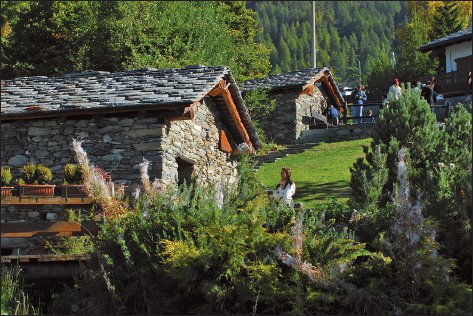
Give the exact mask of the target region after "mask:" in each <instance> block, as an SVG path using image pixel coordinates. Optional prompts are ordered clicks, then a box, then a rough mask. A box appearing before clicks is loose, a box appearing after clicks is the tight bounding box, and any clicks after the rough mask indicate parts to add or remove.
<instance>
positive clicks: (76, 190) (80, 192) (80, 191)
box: [61, 184, 88, 198]
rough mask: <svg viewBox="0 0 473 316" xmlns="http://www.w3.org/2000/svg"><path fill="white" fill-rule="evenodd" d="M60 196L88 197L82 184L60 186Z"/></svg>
mask: <svg viewBox="0 0 473 316" xmlns="http://www.w3.org/2000/svg"><path fill="white" fill-rule="evenodd" d="M61 196H62V197H65V198H67V197H86V196H88V195H87V193H86V192H85V189H84V186H83V185H82V184H61Z"/></svg>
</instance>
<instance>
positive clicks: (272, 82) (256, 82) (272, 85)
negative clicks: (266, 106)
mask: <svg viewBox="0 0 473 316" xmlns="http://www.w3.org/2000/svg"><path fill="white" fill-rule="evenodd" d="M320 75H325V76H327V77H328V79H329V81H330V83H331V85H332V87H333V89H334V92H335V96H334V97H337V98H338V99H339V100H340V102H341V103H343V102H344V100H343V96H342V95H341V94H340V91H339V89H338V86H337V84H336V82H335V81H334V80H333V77H332V75H331V73H330V69H329V68H327V67H323V68H308V69H303V70H297V71H292V72H287V73H284V74H279V75H270V76H268V77H266V78H263V79H253V80H247V81H245V82H243V85H242V86H243V87H242V91H243V92H247V91H251V90H255V89H268V90H276V89H281V88H293V87H294V88H296V87H297V88H298V87H301V86H304V85H306V84H310V83H314V79H315V78H316V77H318V76H320ZM326 92H327V93H330V92H329V91H326Z"/></svg>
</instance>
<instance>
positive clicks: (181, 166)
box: [176, 156, 195, 185]
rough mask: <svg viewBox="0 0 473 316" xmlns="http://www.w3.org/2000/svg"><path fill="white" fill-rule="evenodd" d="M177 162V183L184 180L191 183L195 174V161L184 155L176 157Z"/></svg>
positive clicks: (181, 182)
mask: <svg viewBox="0 0 473 316" xmlns="http://www.w3.org/2000/svg"><path fill="white" fill-rule="evenodd" d="M176 162H177V183H178V184H179V185H181V184H183V183H184V182H186V183H189V182H190V181H191V180H192V178H193V176H194V165H195V162H194V161H193V160H192V159H188V158H185V157H182V156H179V157H177V158H176Z"/></svg>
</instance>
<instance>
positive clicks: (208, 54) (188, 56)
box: [2, 1, 269, 80]
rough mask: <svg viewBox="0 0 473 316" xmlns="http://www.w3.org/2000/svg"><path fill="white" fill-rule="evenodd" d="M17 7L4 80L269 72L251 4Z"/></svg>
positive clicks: (103, 3) (91, 3) (11, 7)
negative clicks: (92, 73)
mask: <svg viewBox="0 0 473 316" xmlns="http://www.w3.org/2000/svg"><path fill="white" fill-rule="evenodd" d="M2 5H3V2H2ZM16 7H20V6H19V5H18V6H17V5H15V4H13V3H10V2H9V3H8V8H9V10H8V17H5V21H7V22H8V23H9V24H8V25H9V27H10V28H11V31H10V32H9V33H8V36H7V35H5V36H3V35H2V42H5V44H6V45H5V49H4V50H3V51H2V52H3V53H4V55H5V63H2V78H12V77H15V76H20V75H21V76H23V75H27V76H31V75H60V74H64V73H66V72H77V71H84V70H90V69H92V70H108V71H119V70H126V69H129V68H143V67H154V68H166V67H183V66H187V65H189V64H205V65H226V66H229V67H230V68H231V69H232V71H233V74H234V75H235V76H236V78H237V79H238V80H245V79H249V78H254V77H262V76H265V75H266V74H267V73H268V71H269V50H268V49H266V48H265V47H264V46H263V45H262V44H259V43H255V41H254V37H255V36H256V35H257V34H258V33H259V32H260V31H259V30H258V28H257V27H255V26H256V25H257V22H256V20H255V19H254V17H253V13H252V11H251V10H247V9H246V8H245V6H244V3H243V2H233V1H227V2H210V1H196V2H189V3H188V2H183V1H171V2H163V1H155V2H145V1H122V2H111V1H100V2H94V1H79V2H77V1H73V2H67V1H35V2H30V4H29V5H24V6H21V9H19V8H18V9H16ZM204 17H205V18H204ZM5 23H6V22H5ZM5 23H4V24H5ZM2 47H3V46H2ZM20 47H22V49H20ZM2 60H3V59H2Z"/></svg>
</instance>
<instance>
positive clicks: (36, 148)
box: [1, 114, 165, 184]
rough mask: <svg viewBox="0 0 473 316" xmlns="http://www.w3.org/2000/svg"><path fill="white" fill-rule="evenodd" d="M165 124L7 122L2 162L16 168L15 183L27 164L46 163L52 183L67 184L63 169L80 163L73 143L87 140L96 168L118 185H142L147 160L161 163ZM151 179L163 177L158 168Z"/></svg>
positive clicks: (147, 120) (131, 120)
mask: <svg viewBox="0 0 473 316" xmlns="http://www.w3.org/2000/svg"><path fill="white" fill-rule="evenodd" d="M164 127H165V125H164V124H161V123H159V122H158V118H157V117H144V118H141V117H138V116H137V115H136V114H132V115H130V116H123V117H118V116H115V117H89V118H83V119H65V120H63V119H41V120H22V121H14V122H2V131H1V139H2V146H1V159H2V160H1V163H2V166H4V167H5V166H6V167H11V170H12V174H13V176H14V178H18V177H19V175H20V171H19V169H20V168H21V167H22V166H23V165H25V164H27V163H28V162H31V163H42V164H43V165H45V166H46V167H49V168H51V169H52V171H53V174H54V180H53V182H54V183H55V184H60V183H62V179H63V177H64V173H63V172H64V171H63V170H64V165H65V164H67V163H69V162H72V163H74V162H75V159H74V152H73V151H72V149H71V143H72V139H82V140H83V141H84V142H83V147H84V149H85V151H86V152H87V154H88V157H89V160H90V162H91V163H92V164H94V165H98V166H100V167H102V168H104V169H105V170H106V171H108V172H110V173H111V174H112V179H113V180H118V179H122V180H129V181H138V180H139V163H141V162H142V161H143V157H145V158H146V159H148V160H150V161H153V162H156V161H158V162H159V160H160V157H161V156H162V153H161V150H160V148H159V146H160V143H161V136H162V133H163V130H164ZM152 167H153V168H152V170H151V172H150V174H154V175H156V174H159V171H160V165H159V164H156V163H155V164H154V165H153V166H152Z"/></svg>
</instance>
